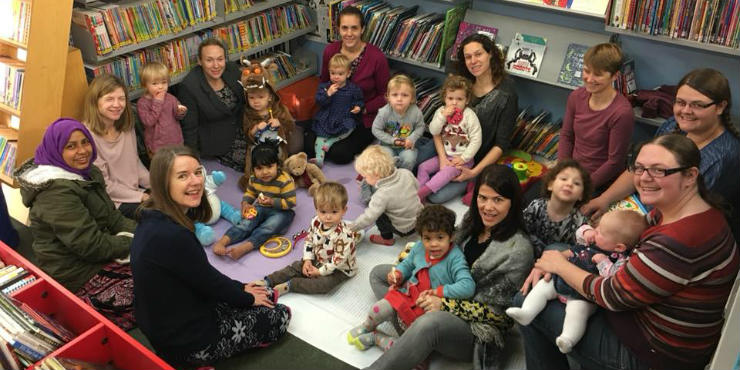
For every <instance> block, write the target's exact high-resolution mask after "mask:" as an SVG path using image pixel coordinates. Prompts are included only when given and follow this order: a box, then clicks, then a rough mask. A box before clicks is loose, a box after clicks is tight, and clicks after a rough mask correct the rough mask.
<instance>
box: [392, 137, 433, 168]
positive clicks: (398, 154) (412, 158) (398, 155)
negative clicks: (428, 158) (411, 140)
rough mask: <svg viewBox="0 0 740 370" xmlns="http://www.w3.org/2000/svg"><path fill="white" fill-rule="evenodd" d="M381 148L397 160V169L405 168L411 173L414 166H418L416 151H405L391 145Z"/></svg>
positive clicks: (412, 149)
mask: <svg viewBox="0 0 740 370" xmlns="http://www.w3.org/2000/svg"><path fill="white" fill-rule="evenodd" d="M432 144H434V143H432ZM380 147H381V148H383V149H384V150H385V151H387V152H388V154H390V155H391V157H393V158H394V159H395V160H396V167H399V168H405V169H407V170H409V171H413V170H414V166H416V155H417V150H416V149H414V148H411V149H405V148H402V147H397V146H389V145H381V146H380Z"/></svg>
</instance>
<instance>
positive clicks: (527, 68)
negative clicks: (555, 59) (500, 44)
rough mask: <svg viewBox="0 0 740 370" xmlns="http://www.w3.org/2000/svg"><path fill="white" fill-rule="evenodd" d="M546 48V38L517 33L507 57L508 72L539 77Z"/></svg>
mask: <svg viewBox="0 0 740 370" xmlns="http://www.w3.org/2000/svg"><path fill="white" fill-rule="evenodd" d="M546 48H547V39H546V38H544V37H540V36H532V35H526V34H522V33H519V32H517V33H516V34H515V35H514V38H513V39H512V40H511V44H510V45H509V52H508V54H507V55H506V70H508V71H509V72H511V73H515V74H519V75H525V76H530V77H537V74H539V72H540V66H541V65H542V58H543V57H544V56H545V49H546Z"/></svg>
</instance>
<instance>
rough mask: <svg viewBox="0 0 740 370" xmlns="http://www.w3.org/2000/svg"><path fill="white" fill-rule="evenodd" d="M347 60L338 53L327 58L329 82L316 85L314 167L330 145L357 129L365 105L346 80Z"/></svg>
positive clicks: (322, 159) (348, 64) (347, 74)
mask: <svg viewBox="0 0 740 370" xmlns="http://www.w3.org/2000/svg"><path fill="white" fill-rule="evenodd" d="M350 64H351V62H350V60H349V58H347V57H346V56H344V55H343V54H341V53H337V54H335V55H334V56H333V57H331V59H329V81H327V82H322V83H320V84H319V88H318V90H317V91H316V103H317V104H318V105H319V111H318V112H316V115H315V116H314V118H313V119H314V121H313V126H312V129H313V131H314V132H315V133H316V142H315V144H314V146H315V149H316V165H317V166H319V167H321V166H323V165H324V156H325V155H326V152H328V151H329V149H330V148H331V146H332V145H334V143H336V142H337V141H339V140H342V139H345V138H347V137H348V136H349V135H350V134H351V133H352V131H353V130H354V129H355V126H357V123H358V122H359V117H360V113H361V112H362V108H363V107H364V106H365V103H364V100H363V98H362V90H361V89H360V88H359V87H358V86H357V85H355V84H354V83H353V82H352V81H350V80H349V69H350Z"/></svg>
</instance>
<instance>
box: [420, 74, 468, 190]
mask: <svg viewBox="0 0 740 370" xmlns="http://www.w3.org/2000/svg"><path fill="white" fill-rule="evenodd" d="M471 94H472V87H471V85H470V81H468V79H467V78H465V77H462V76H456V75H451V76H449V77H447V79H446V80H445V82H444V84H443V85H442V94H441V95H442V100H444V102H445V105H444V106H442V107H439V109H437V111H436V112H435V113H434V118H432V122H431V123H429V132H431V133H432V135H433V136H434V146H435V147H436V148H437V157H432V158H429V159H427V160H426V161H424V162H422V163H421V164H420V165H419V168H418V172H417V174H416V178H417V180H419V192H418V194H419V199H421V201H422V202H423V201H425V200H426V198H427V196H429V194H431V193H436V192H437V191H439V189H442V188H443V187H444V186H445V185H447V184H448V183H449V182H450V181H452V179H454V178H455V177H457V176H459V175H460V173H461V170H460V169H461V168H462V167H467V168H471V167H473V157H475V153H477V152H478V149H479V148H480V145H481V141H482V136H481V128H480V122H479V121H478V116H476V115H475V112H473V110H472V109H470V108H468V103H470V95H471ZM432 175H433V176H432ZM430 177H431V178H430Z"/></svg>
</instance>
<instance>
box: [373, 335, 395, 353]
mask: <svg viewBox="0 0 740 370" xmlns="http://www.w3.org/2000/svg"><path fill="white" fill-rule="evenodd" d="M395 340H396V338H394V337H391V336H389V335H385V334H383V333H379V332H377V331H376V332H375V345H376V346H378V348H380V349H382V350H383V352H385V351H387V350H389V349H390V348H391V347H393V343H394V342H395Z"/></svg>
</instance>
